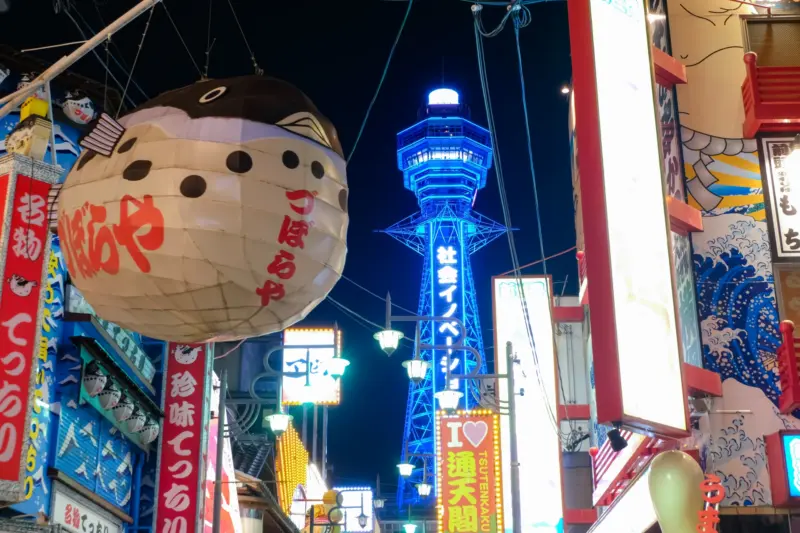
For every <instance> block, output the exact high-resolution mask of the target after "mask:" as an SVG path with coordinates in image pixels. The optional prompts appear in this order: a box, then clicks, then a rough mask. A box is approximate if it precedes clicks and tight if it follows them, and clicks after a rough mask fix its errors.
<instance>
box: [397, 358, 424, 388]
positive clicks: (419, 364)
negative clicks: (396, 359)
mask: <svg viewBox="0 0 800 533" xmlns="http://www.w3.org/2000/svg"><path fill="white" fill-rule="evenodd" d="M403 367H404V368H405V369H406V372H407V373H408V379H410V380H411V382H412V383H419V382H420V381H422V380H423V379H425V375H426V374H427V373H428V368H429V367H430V364H428V362H427V361H423V360H422V359H411V360H409V361H403Z"/></svg>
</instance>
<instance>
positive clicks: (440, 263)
mask: <svg viewBox="0 0 800 533" xmlns="http://www.w3.org/2000/svg"><path fill="white" fill-rule="evenodd" d="M431 231H432V232H436V233H437V234H441V235H444V236H445V238H442V236H441V235H440V236H439V238H438V239H433V238H434V237H436V235H432V236H431V237H432V242H434V243H437V244H434V247H433V254H434V257H433V258H432V259H433V261H434V264H435V265H436V266H435V268H433V269H432V272H433V280H432V281H433V287H434V290H433V313H434V315H436V316H440V317H444V318H450V317H453V318H458V319H460V320H462V321H463V318H464V294H463V291H462V283H463V280H464V268H463V266H464V265H463V263H464V262H463V261H462V257H461V249H460V247H459V245H458V239H457V230H456V228H455V227H453V226H450V225H443V226H441V227H438V228H435V227H434V226H433V225H432V226H431ZM447 235H449V236H450V238H447ZM433 327H434V335H433V338H434V344H435V345H437V346H452V345H453V344H454V343H456V342H458V340H459V337H460V336H461V331H460V328H459V327H458V324H457V323H456V322H434V323H433ZM448 353H449V354H450V372H451V373H453V374H464V373H467V372H468V370H467V369H465V368H464V366H463V364H462V363H463V360H464V352H454V351H453V350H448ZM437 357H438V359H439V362H438V365H437V367H438V372H439V377H438V378H437V379H436V380H435V383H436V384H435V390H436V391H440V390H444V389H446V388H448V385H447V384H446V383H445V381H446V379H447V378H446V373H447V356H446V355H445V354H443V353H437ZM459 386H460V380H459V379H457V378H453V379H451V380H450V384H449V388H450V389H452V390H458V388H459ZM462 392H464V391H462ZM465 398H466V396H465ZM464 402H465V399H463V398H462V400H461V405H462V406H463V405H465V403H464Z"/></svg>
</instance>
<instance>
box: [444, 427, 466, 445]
mask: <svg viewBox="0 0 800 533" xmlns="http://www.w3.org/2000/svg"><path fill="white" fill-rule="evenodd" d="M462 425H463V424H462V423H461V422H448V423H447V429H449V430H450V442H448V443H447V447H448V448H461V447H463V446H464V443H463V442H461V439H460V438H459V437H460V436H461V431H460V430H461V426H462Z"/></svg>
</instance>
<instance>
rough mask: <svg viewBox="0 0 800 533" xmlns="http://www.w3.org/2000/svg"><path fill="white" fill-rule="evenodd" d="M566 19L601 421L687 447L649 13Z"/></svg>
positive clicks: (622, 0)
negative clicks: (671, 439)
mask: <svg viewBox="0 0 800 533" xmlns="http://www.w3.org/2000/svg"><path fill="white" fill-rule="evenodd" d="M567 8H568V12H569V27H570V42H571V45H572V67H573V68H572V71H573V77H574V88H575V111H576V113H577V117H576V121H577V123H578V124H580V131H581V135H580V136H579V137H578V150H577V153H578V155H577V157H578V167H579V170H580V189H581V207H582V210H583V217H582V218H583V220H584V221H587V222H586V224H585V225H584V228H583V230H584V238H585V252H586V256H585V257H586V259H585V260H586V277H587V278H588V280H589V282H588V287H590V288H589V299H590V301H591V316H590V319H591V326H592V347H593V353H594V372H595V376H594V377H595V380H594V381H595V384H596V392H597V419H598V422H599V423H601V424H608V423H614V422H622V423H623V424H625V425H627V426H630V427H634V428H639V429H642V430H645V431H651V432H654V433H656V434H660V435H664V436H668V437H684V436H688V435H689V430H688V408H687V403H686V392H685V389H684V385H683V374H682V369H683V366H682V365H683V354H682V345H681V335H680V331H679V327H678V313H677V303H676V302H677V298H676V296H675V282H674V279H673V272H674V268H673V256H672V241H671V231H670V225H669V219H668V216H667V207H666V195H667V191H666V188H665V180H664V179H663V159H662V154H661V151H660V145H661V139H660V134H659V130H658V121H659V117H658V111H657V109H656V101H655V81H654V79H653V72H652V68H653V66H652V59H651V46H652V45H651V42H650V37H649V35H648V22H647V17H646V15H647V8H646V6H645V4H644V2H643V0H610V1H609V0H570V1H569V3H568V5H567ZM631 131H635V132H636V134H635V135H630V132H631ZM631 198H635V199H636V201H635V202H631V201H630V199H631ZM642 350H645V351H646V353H647V358H646V360H645V359H644V358H642Z"/></svg>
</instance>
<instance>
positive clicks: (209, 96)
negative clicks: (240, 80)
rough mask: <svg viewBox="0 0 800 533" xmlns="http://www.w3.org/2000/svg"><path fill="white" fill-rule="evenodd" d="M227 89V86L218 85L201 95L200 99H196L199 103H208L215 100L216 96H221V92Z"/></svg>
mask: <svg viewBox="0 0 800 533" xmlns="http://www.w3.org/2000/svg"><path fill="white" fill-rule="evenodd" d="M227 90H228V88H227V87H225V86H224V85H220V86H219V87H217V88H216V89H211V90H210V91H208V92H207V93H206V94H204V95H203V96H201V97H200V100H198V101H199V102H200V103H201V104H209V103H211V102H213V101H214V100H216V99H217V98H219V97H220V96H222V95H223V94H225V92H226V91H227Z"/></svg>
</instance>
